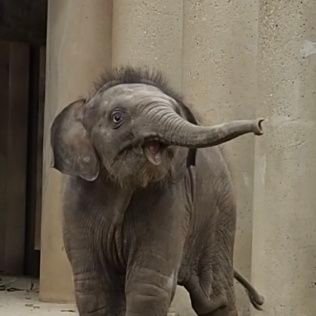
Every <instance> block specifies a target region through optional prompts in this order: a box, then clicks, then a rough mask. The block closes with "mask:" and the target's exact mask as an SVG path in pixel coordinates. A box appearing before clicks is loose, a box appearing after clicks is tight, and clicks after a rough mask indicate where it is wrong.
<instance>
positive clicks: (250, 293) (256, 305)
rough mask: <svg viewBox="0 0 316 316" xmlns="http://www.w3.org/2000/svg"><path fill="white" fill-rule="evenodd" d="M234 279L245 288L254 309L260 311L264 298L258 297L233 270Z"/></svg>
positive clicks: (246, 281)
mask: <svg viewBox="0 0 316 316" xmlns="http://www.w3.org/2000/svg"><path fill="white" fill-rule="evenodd" d="M234 277H235V279H236V280H237V281H238V282H239V283H240V284H241V285H242V286H243V287H244V288H245V290H246V291H247V294H248V297H249V299H250V302H251V304H252V305H253V307H254V308H256V309H258V310H262V308H261V306H262V305H263V303H264V297H263V296H262V295H260V294H259V293H258V292H257V290H256V289H255V288H254V287H253V286H252V285H251V284H250V282H249V281H248V280H247V279H246V278H244V277H243V276H242V275H241V274H240V273H239V272H238V271H237V270H234Z"/></svg>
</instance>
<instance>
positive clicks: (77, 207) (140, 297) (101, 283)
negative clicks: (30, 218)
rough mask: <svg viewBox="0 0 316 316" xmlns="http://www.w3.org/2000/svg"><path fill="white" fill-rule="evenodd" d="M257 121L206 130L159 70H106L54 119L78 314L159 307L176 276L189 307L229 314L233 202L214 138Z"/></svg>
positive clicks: (149, 315) (154, 314)
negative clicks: (86, 93) (88, 94)
mask: <svg viewBox="0 0 316 316" xmlns="http://www.w3.org/2000/svg"><path fill="white" fill-rule="evenodd" d="M261 122H262V120H257V121H249V120H242V121H233V122H229V123H224V124H221V125H216V126H212V127H202V126H199V125H198V123H197V120H196V118H195V117H194V115H193V114H192V112H191V111H190V109H189V108H188V107H187V106H186V105H185V104H184V103H183V102H182V101H181V99H180V98H179V97H178V96H176V95H175V94H174V93H173V92H172V91H171V90H170V89H169V88H168V86H167V85H166V84H165V83H164V81H163V80H162V79H161V76H160V75H159V74H157V73H151V72H148V71H141V70H139V69H133V68H123V69H119V70H116V71H114V72H113V73H112V74H111V75H109V76H108V77H107V78H106V79H104V80H103V82H102V83H101V84H100V86H99V87H97V89H96V92H95V93H94V94H93V95H92V96H91V97H89V98H87V99H83V100H78V101H76V102H74V103H72V104H70V105H68V106H67V107H66V108H65V109H64V110H63V111H62V112H61V113H60V114H59V115H58V116H57V117H56V119H55V120H54V122H53V125H52V129H51V144H52V149H53V157H54V168H56V169H58V170H59V171H61V172H62V173H65V174H67V175H69V176H70V177H68V178H67V185H66V191H65V197H64V206H63V216H64V228H63V232H64V243H65V247H66V251H67V255H68V258H69V260H70V262H71V265H72V270H73V277H74V283H75V295H76V302H77V306H78V310H79V313H80V315H81V316H83V315H93V316H97V315H98V316H101V315H102V316H121V315H126V316H166V315H167V312H168V308H169V306H170V303H171V301H172V299H173V296H174V293H175V289H176V285H177V284H179V285H182V286H184V287H185V288H186V289H187V291H188V292H189V294H190V298H191V304H192V307H193V309H194V311H195V312H196V314H197V315H199V316H202V315H205V316H206V315H208V316H220V315H221V316H236V315H237V311H236V306H235V297H234V289H233V281H234V275H235V277H236V279H237V280H239V281H240V282H241V283H242V284H243V285H244V286H245V287H246V289H247V290H248V292H249V297H250V299H251V301H252V302H253V304H254V305H255V307H259V305H261V304H262V300H261V297H260V296H259V295H258V294H257V293H256V291H255V290H254V289H253V288H252V286H251V285H250V284H249V283H247V281H246V280H245V279H243V277H242V276H241V275H239V274H238V273H237V272H235V271H234V269H233V247H234V236H235V221H236V204H235V199H234V196H233V191H232V184H231V179H230V176H229V172H228V170H227V166H226V163H225V160H224V158H223V156H222V154H221V152H220V150H219V148H218V147H214V146H216V145H219V144H221V143H223V142H226V141H229V140H231V139H233V138H236V137H238V136H240V135H242V134H245V133H254V134H256V135H261V134H262V129H261Z"/></svg>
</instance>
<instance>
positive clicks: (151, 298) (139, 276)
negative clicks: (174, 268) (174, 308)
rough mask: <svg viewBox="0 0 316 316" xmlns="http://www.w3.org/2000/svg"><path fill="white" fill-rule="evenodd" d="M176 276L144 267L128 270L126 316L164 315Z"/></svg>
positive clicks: (170, 298)
mask: <svg viewBox="0 0 316 316" xmlns="http://www.w3.org/2000/svg"><path fill="white" fill-rule="evenodd" d="M175 287H176V277H175V275H174V273H173V272H170V274H169V275H166V274H164V273H162V272H160V271H159V268H158V267H157V269H148V268H145V267H142V268H139V269H136V270H134V271H132V272H130V275H129V277H128V281H127V284H126V316H166V315H167V313H168V309H169V306H170V303H171V300H172V297H173V295H174V291H175Z"/></svg>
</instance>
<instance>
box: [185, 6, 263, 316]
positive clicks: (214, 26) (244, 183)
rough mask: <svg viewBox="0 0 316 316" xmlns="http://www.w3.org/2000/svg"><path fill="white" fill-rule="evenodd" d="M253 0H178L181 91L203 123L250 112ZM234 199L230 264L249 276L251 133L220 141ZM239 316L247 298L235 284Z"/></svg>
mask: <svg viewBox="0 0 316 316" xmlns="http://www.w3.org/2000/svg"><path fill="white" fill-rule="evenodd" d="M257 12H258V8H257V1H253V0H245V1H236V2H235V1H220V0H214V1H191V0H184V30H183V39H184V41H183V94H184V97H185V100H186V101H187V102H188V103H192V104H193V108H195V109H196V110H197V111H198V112H199V113H201V114H202V121H203V122H204V123H209V124H214V123H220V122H223V121H227V120H231V119H247V118H253V117H254V116H255V103H256V54H257V51H256V47H257V46H256V45H257ZM224 150H225V153H226V157H227V159H228V161H229V166H230V169H231V171H232V175H233V180H234V186H235V191H236V197H237V202H238V217H237V226H238V229H237V238H236V251H235V266H236V267H237V268H238V269H239V270H240V271H241V272H242V273H243V274H244V275H245V276H247V277H250V266H251V240H252V195H253V190H252V187H253V152H254V137H253V136H252V135H248V136H243V137H242V138H238V139H236V140H234V141H232V142H229V143H227V144H225V145H224ZM236 290H237V299H238V303H237V305H238V308H239V312H240V314H241V315H243V316H245V315H249V301H248V298H247V297H246V295H245V294H244V291H243V290H241V288H240V287H239V286H236Z"/></svg>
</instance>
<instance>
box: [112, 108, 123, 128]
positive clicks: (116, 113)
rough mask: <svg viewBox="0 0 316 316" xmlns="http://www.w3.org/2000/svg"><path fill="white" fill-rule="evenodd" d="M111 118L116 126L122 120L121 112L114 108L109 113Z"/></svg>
mask: <svg viewBox="0 0 316 316" xmlns="http://www.w3.org/2000/svg"><path fill="white" fill-rule="evenodd" d="M111 119H112V122H113V123H114V124H115V126H117V127H118V126H119V125H120V123H122V121H123V112H122V111H120V110H114V111H113V112H112V113H111Z"/></svg>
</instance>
